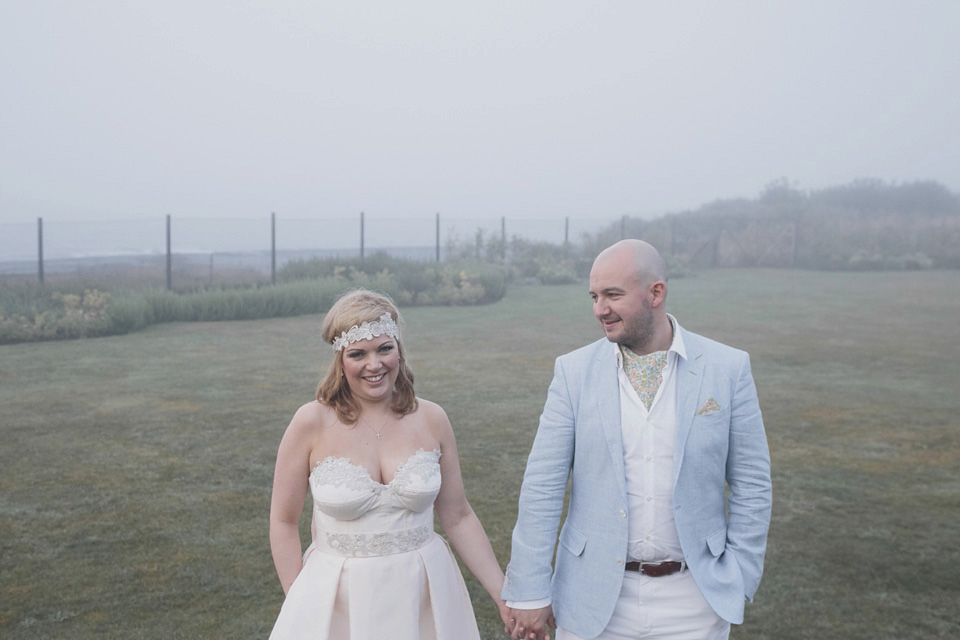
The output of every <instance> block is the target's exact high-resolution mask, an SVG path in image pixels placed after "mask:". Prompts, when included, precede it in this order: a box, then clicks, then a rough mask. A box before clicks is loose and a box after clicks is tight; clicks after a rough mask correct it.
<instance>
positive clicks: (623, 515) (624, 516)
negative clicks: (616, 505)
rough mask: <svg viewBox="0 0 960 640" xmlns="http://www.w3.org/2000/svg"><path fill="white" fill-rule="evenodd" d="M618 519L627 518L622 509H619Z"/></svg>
mask: <svg viewBox="0 0 960 640" xmlns="http://www.w3.org/2000/svg"><path fill="white" fill-rule="evenodd" d="M620 517H621V518H626V517H627V512H626V511H624V510H623V509H620Z"/></svg>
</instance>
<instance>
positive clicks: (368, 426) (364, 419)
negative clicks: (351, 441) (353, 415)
mask: <svg viewBox="0 0 960 640" xmlns="http://www.w3.org/2000/svg"><path fill="white" fill-rule="evenodd" d="M360 422H362V423H363V424H365V425H366V426H367V429H370V431H373V435H375V436H377V440H379V439H380V432H381V431H383V428H384V427H385V426H387V423H388V422H390V414H387V417H386V418H384V420H383V423H382V424H381V425H380V428H379V429H374V428H373V427H372V426H371V425H370V423H369V422H367V419H366V418H364V417H363V415H361V416H360Z"/></svg>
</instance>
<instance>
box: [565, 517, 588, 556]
mask: <svg viewBox="0 0 960 640" xmlns="http://www.w3.org/2000/svg"><path fill="white" fill-rule="evenodd" d="M560 544H562V545H563V546H564V547H565V548H566V549H567V551H569V552H570V553H572V554H573V555H575V556H579V555H580V554H581V553H583V548H584V547H585V546H586V545H587V536H585V535H583V534H582V533H580V532H579V531H577V530H576V529H574V528H573V527H571V526H570V525H569V524H568V523H564V524H563V529H561V530H560Z"/></svg>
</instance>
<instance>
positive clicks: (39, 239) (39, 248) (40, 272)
mask: <svg viewBox="0 0 960 640" xmlns="http://www.w3.org/2000/svg"><path fill="white" fill-rule="evenodd" d="M37 277H38V278H40V284H41V285H42V284H43V218H37Z"/></svg>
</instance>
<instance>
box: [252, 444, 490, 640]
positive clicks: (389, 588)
mask: <svg viewBox="0 0 960 640" xmlns="http://www.w3.org/2000/svg"><path fill="white" fill-rule="evenodd" d="M439 461H440V451H424V450H423V449H421V450H419V451H417V452H416V453H414V454H413V455H412V456H410V458H409V460H407V462H406V463H405V464H403V465H402V466H401V467H400V468H398V469H397V473H396V475H395V476H394V478H393V480H392V481H391V482H390V483H389V484H382V483H379V482H376V481H375V480H373V478H371V477H370V474H369V473H368V472H367V470H366V469H365V468H363V467H361V466H358V465H355V464H353V463H351V462H350V461H349V460H348V459H346V458H336V457H330V458H327V459H325V460H322V461H320V462H318V463H317V465H316V467H314V469H313V471H312V472H311V473H310V490H311V492H312V494H313V515H314V524H315V526H316V532H315V537H314V540H313V544H311V545H310V546H309V547H308V548H307V551H306V552H305V553H304V556H303V568H302V569H301V571H300V573H299V575H298V576H297V579H296V580H295V581H294V583H293V585H292V586H291V587H290V590H289V592H288V593H287V597H286V600H285V601H284V603H283V608H282V609H281V611H280V615H279V617H278V618H277V622H276V625H275V626H274V628H273V633H271V634H270V638H271V640H301V639H304V638H311V639H312V638H318V639H320V638H329V639H331V640H374V639H377V640H379V639H380V638H391V639H396V640H446V639H450V640H453V639H456V640H460V639H461V638H475V639H477V640H479V637H480V635H479V632H478V631H477V622H476V619H475V618H474V615H473V607H472V606H471V603H470V596H469V594H468V593H467V588H466V585H465V584H464V582H463V576H462V575H461V574H460V569H459V568H458V567H457V562H456V560H455V558H454V556H453V553H452V552H451V551H450V548H449V547H448V546H447V543H446V542H445V541H444V540H443V538H441V537H440V536H439V535H437V534H436V533H435V532H434V530H433V502H434V500H435V499H436V497H437V494H438V493H439V491H440V463H439Z"/></svg>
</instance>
